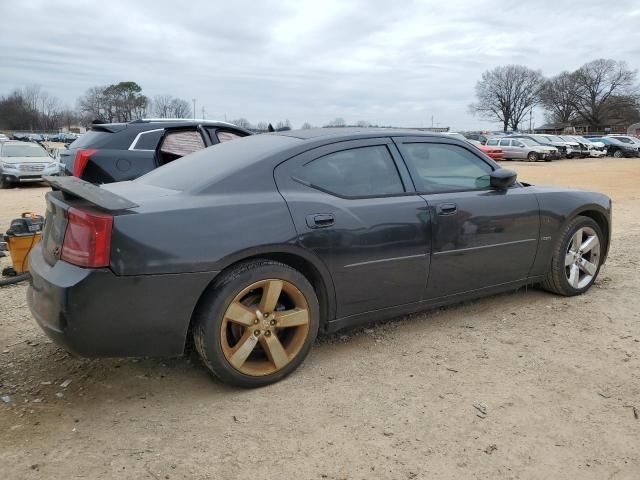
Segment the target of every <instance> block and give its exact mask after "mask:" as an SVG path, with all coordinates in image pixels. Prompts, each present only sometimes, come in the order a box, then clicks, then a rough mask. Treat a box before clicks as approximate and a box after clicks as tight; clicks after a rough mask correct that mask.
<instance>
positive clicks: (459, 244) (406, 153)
mask: <svg viewBox="0 0 640 480" xmlns="http://www.w3.org/2000/svg"><path fill="white" fill-rule="evenodd" d="M395 140H396V143H397V144H398V148H399V150H400V152H401V154H402V156H403V158H404V160H405V161H406V163H407V167H408V168H409V171H410V173H411V176H412V178H413V181H414V183H415V185H416V189H417V190H418V192H419V193H421V194H422V196H423V197H424V198H425V200H426V201H427V203H428V204H429V210H430V214H431V232H432V256H431V265H430V274H429V280H428V285H427V290H426V293H425V299H434V298H438V297H443V296H448V295H455V294H459V293H464V292H468V291H472V290H477V289H480V288H484V287H491V286H496V285H500V284H505V283H509V282H513V281H517V280H522V279H525V278H527V276H528V275H529V270H530V268H531V266H532V265H533V261H534V259H535V254H536V250H537V245H538V235H539V228H540V220H539V209H538V201H537V199H536V196H535V194H533V193H530V192H529V190H528V189H527V188H526V187H521V186H520V185H516V186H514V187H512V188H509V189H507V190H496V189H493V188H491V187H490V186H489V173H490V172H491V171H492V170H493V169H495V168H497V167H496V166H495V164H491V163H488V162H487V161H485V160H484V159H483V158H481V157H480V156H478V155H476V154H475V152H473V151H472V150H471V149H470V148H467V147H466V146H462V145H458V144H453V143H448V142H446V141H443V140H441V139H434V140H425V139H424V138H413V139H412V138H399V139H395Z"/></svg>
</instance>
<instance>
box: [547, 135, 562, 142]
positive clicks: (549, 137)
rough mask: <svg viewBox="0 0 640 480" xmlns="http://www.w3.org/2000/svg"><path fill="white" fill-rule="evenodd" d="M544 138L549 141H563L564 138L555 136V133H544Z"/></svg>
mask: <svg viewBox="0 0 640 480" xmlns="http://www.w3.org/2000/svg"><path fill="white" fill-rule="evenodd" d="M545 138H547V139H548V140H549V141H550V142H560V143H562V142H564V140H562V139H561V138H560V137H557V136H555V135H546V136H545Z"/></svg>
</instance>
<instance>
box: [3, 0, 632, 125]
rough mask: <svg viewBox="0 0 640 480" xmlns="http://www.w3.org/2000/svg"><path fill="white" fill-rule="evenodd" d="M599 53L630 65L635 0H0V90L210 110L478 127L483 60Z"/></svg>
mask: <svg viewBox="0 0 640 480" xmlns="http://www.w3.org/2000/svg"><path fill="white" fill-rule="evenodd" d="M600 57H606V58H613V59H616V60H624V61H626V62H627V63H628V64H629V66H631V67H632V68H640V2H638V0H628V1H624V0H616V1H615V2H608V3H607V2H603V1H602V0H598V1H591V0H582V1H580V2H573V1H562V0H555V1H546V0H545V1H535V0H529V1H526V2H514V1H513V0H509V1H484V2H481V1H471V0H469V1H455V0H451V1H442V0H438V1H408V0H403V1H401V2H389V1H372V0H371V1H367V0H361V1H346V0H343V1H326V0H323V1H320V0H315V1H302V0H291V1H288V0H279V1H272V2H267V1H264V2H257V1H242V0H233V1H213V0H212V1H195V0H190V1H181V2H170V1H159V0H154V1H116V0H109V1H108V2H86V1H75V2H73V1H65V0H55V1H46V2H45V1H29V0H20V1H9V0H0V72H1V73H0V94H6V93H9V91H10V90H12V89H13V88H15V87H21V86H24V85H26V84H29V83H37V84H40V85H41V86H42V88H43V89H45V90H47V91H48V92H49V93H51V94H54V95H56V96H57V97H59V98H60V99H61V100H62V101H63V102H64V103H66V104H68V105H70V106H74V105H75V101H76V98H77V97H78V96H79V95H80V94H82V93H83V92H84V91H85V90H86V89H87V88H89V87H91V86H94V85H105V84H110V83H117V82H119V81H124V80H133V81H136V82H138V83H139V84H140V85H141V86H142V88H143V92H144V93H145V94H146V95H148V96H150V97H153V96H154V95H157V94H164V93H169V94H172V95H175V96H179V97H182V98H185V99H188V100H191V99H192V98H196V99H197V110H198V113H199V114H200V107H202V106H204V107H205V109H206V117H207V118H218V119H223V118H224V116H225V115H226V118H227V119H229V120H231V119H233V118H237V117H241V116H242V117H246V118H248V119H249V120H250V121H251V122H254V123H255V122H258V121H261V120H266V121H272V122H276V121H278V120H282V119H285V118H288V119H290V120H291V122H292V123H293V125H294V127H297V126H300V124H302V122H304V121H309V122H311V123H312V124H314V125H323V124H326V123H328V122H329V121H331V120H332V119H334V118H335V117H343V118H344V119H345V120H346V121H347V122H352V123H353V122H356V121H357V120H368V121H370V122H373V123H378V124H384V125H390V124H392V125H397V126H430V125H431V122H432V120H431V119H432V117H433V119H434V120H433V121H434V123H435V124H438V125H440V126H451V127H453V128H454V129H456V130H460V129H473V128H479V127H483V128H486V127H488V126H490V124H487V123H486V122H482V121H481V120H480V119H478V118H476V117H474V116H472V115H471V114H469V113H468V105H469V103H471V102H472V101H473V100H474V85H475V83H476V82H477V80H478V79H479V77H480V75H481V73H482V72H483V71H484V70H486V69H490V68H493V67H495V66H497V65H504V64H508V63H520V64H525V65H527V66H530V67H532V68H535V69H540V70H542V72H543V74H545V75H554V74H557V73H559V72H561V71H562V70H568V69H575V68H577V67H579V66H580V65H582V64H583V63H585V62H587V61H590V60H593V59H596V58H600ZM198 116H200V115H198ZM536 122H537V123H538V124H540V123H542V122H543V117H542V115H541V114H538V115H536Z"/></svg>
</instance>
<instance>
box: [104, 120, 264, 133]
mask: <svg viewBox="0 0 640 480" xmlns="http://www.w3.org/2000/svg"><path fill="white" fill-rule="evenodd" d="M197 125H202V126H205V127H228V128H233V129H235V130H240V131H242V132H246V133H251V132H249V131H248V130H246V129H244V128H242V127H238V126H237V125H234V124H233V123H229V122H223V121H220V120H204V119H198V118H196V119H195V120H193V119H190V118H148V119H144V118H143V119H139V120H134V121H132V122H126V123H124V122H114V123H93V124H91V129H92V130H106V131H109V132H113V133H115V132H119V131H121V130H125V129H129V128H132V129H134V130H137V131H142V130H154V129H160V128H174V127H193V126H197Z"/></svg>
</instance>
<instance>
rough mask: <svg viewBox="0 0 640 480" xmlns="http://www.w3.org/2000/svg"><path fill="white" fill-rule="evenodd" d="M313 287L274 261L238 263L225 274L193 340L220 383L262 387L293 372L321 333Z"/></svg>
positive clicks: (202, 309)
mask: <svg viewBox="0 0 640 480" xmlns="http://www.w3.org/2000/svg"><path fill="white" fill-rule="evenodd" d="M319 316H320V314H319V306H318V299H317V297H316V294H315V291H314V290H313V287H312V286H311V284H310V283H309V281H308V280H307V279H306V277H305V276H304V275H302V274H301V273H300V272H298V271H297V270H294V269H293V268H291V267H289V266H288V265H285V264H283V263H280V262H275V261H272V260H254V261H250V262H246V263H242V264H239V265H238V266H237V267H235V268H233V269H232V270H230V271H229V272H227V273H225V274H223V276H222V278H221V279H220V280H219V281H218V282H216V283H215V284H214V285H213V286H212V288H210V290H209V291H208V292H207V293H205V297H204V298H203V301H202V302H201V305H200V306H199V308H198V312H197V313H196V318H195V327H194V332H193V336H194V341H195V346H196V349H197V350H198V353H199V354H200V357H201V358H202V360H203V362H204V364H205V365H206V366H207V367H208V368H209V369H210V370H211V371H212V372H213V373H214V374H215V375H216V376H217V377H218V378H220V379H221V380H222V381H224V382H226V383H229V384H232V385H237V386H240V387H247V388H251V387H261V386H264V385H268V384H270V383H274V382H277V381H278V380H281V379H282V378H284V377H285V376H287V375H288V374H290V373H291V372H293V371H294V370H295V369H296V368H297V367H298V366H299V365H300V364H301V363H302V362H303V360H304V359H305V357H306V356H307V355H308V353H309V351H310V349H311V346H312V345H313V342H314V341H315V339H316V336H317V334H318V325H319Z"/></svg>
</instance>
